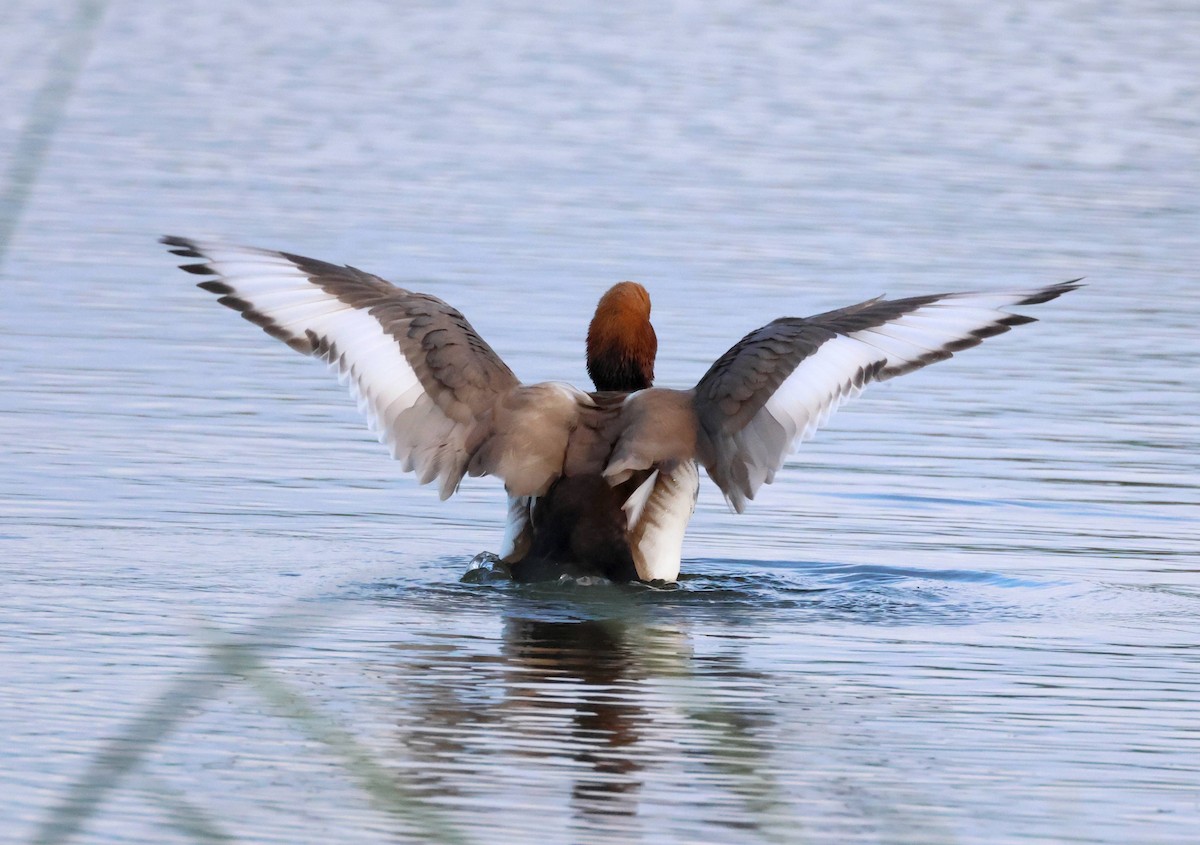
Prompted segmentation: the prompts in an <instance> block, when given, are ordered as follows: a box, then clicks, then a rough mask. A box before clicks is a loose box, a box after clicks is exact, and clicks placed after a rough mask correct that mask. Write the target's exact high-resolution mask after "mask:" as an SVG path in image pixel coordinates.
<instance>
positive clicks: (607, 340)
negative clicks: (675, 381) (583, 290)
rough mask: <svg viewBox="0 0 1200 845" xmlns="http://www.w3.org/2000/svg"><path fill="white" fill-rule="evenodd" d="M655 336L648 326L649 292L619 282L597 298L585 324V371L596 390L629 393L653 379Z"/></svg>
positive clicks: (656, 351)
mask: <svg viewBox="0 0 1200 845" xmlns="http://www.w3.org/2000/svg"><path fill="white" fill-rule="evenodd" d="M657 354H658V338H657V337H656V336H655V334H654V326H652V325H650V294H648V293H646V289H645V288H644V287H642V286H641V285H639V284H638V283H637V282H620V283H619V284H615V285H613V286H612V287H611V288H609V289H608V292H607V293H606V294H604V296H602V297H600V303H599V304H598V305H597V306H596V315H595V316H594V317H592V323H591V325H590V326H588V334H587V371H588V375H589V376H591V377H592V382H593V384H595V385H596V390H617V391H621V392H623V393H630V392H632V391H634V390H643V389H645V388H647V387H649V386H650V385H651V384H653V382H654V357H655V355H657Z"/></svg>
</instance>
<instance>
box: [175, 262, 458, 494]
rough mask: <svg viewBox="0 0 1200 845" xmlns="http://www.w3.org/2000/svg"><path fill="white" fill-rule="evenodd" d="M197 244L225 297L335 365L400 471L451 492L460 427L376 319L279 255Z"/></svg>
mask: <svg viewBox="0 0 1200 845" xmlns="http://www.w3.org/2000/svg"><path fill="white" fill-rule="evenodd" d="M195 246H196V249H197V250H198V251H199V252H200V253H202V254H203V256H204V258H205V259H206V263H207V265H208V266H209V267H211V268H212V270H213V271H214V272H215V273H216V275H217V276H219V277H220V283H221V284H222V285H224V286H225V287H227V288H229V289H231V291H232V292H231V293H228V294H226V296H227V297H233V298H235V299H238V300H242V301H243V302H244V303H245V305H246V307H245V308H239V310H241V311H242V312H243V315H244V316H246V317H247V319H249V320H251V321H252V322H256V323H259V324H260V325H263V327H264V328H265V329H266V330H267V331H268V332H270V333H271V334H274V335H276V336H277V337H280V338H281V339H283V340H284V341H285V342H287V343H288V344H289V345H291V346H293V347H296V348H298V349H302V350H304V351H311V352H312V353H313V354H316V355H319V356H321V357H322V358H324V359H325V361H326V362H328V363H329V365H330V366H331V367H332V368H333V369H335V370H336V371H337V374H338V378H339V380H340V381H341V382H342V383H343V384H346V385H348V386H349V388H350V393H351V395H352V396H354V398H355V400H356V402H357V403H358V409H359V411H360V412H361V413H362V414H363V415H364V416H366V418H367V424H368V426H369V427H370V429H371V430H372V431H373V432H375V434H376V435H377V437H378V438H379V441H380V442H381V443H385V444H386V445H387V446H388V447H389V449H390V450H391V453H392V457H393V458H395V459H397V460H399V461H401V462H402V464H403V467H404V469H405V471H415V472H416V473H417V477H418V480H419V481H420V482H421V483H422V484H425V483H428V482H430V481H432V480H434V479H435V478H438V477H441V479H442V485H441V489H440V493H441V497H442V498H443V499H445V498H447V497H448V496H450V495H451V494H452V493H453V492H454V490H455V488H456V487H457V486H458V482H459V481H460V480H461V478H462V470H461V467H460V466H458V464H461V463H462V457H463V452H464V440H465V438H466V435H467V432H466V431H465V426H461V425H458V424H456V423H455V422H454V421H453V420H451V419H450V418H449V417H447V416H446V415H445V414H444V413H442V411H441V410H440V409H439V408H438V407H437V405H436V403H435V402H434V401H433V398H432V397H430V396H429V394H428V393H426V392H425V389H424V388H423V387H422V385H421V383H420V380H419V379H418V378H417V374H416V372H415V371H414V370H413V367H412V365H411V364H409V362H408V359H407V358H405V356H404V352H403V351H402V350H401V348H400V345H399V344H398V343H397V341H396V339H395V338H394V337H392V336H391V334H389V333H388V332H386V331H385V330H384V328H383V326H382V325H381V324H380V323H379V321H378V320H376V319H375V317H373V316H372V315H371V314H370V313H369V312H368V311H365V310H360V309H357V308H354V307H351V306H349V305H347V304H346V303H344V302H342V301H341V300H340V299H338V298H337V297H336V296H334V295H333V294H330V293H327V292H326V291H324V290H323V289H322V288H320V287H319V286H317V285H315V284H313V283H312V282H311V281H310V280H309V278H308V276H307V275H306V274H305V273H304V272H303V271H302V270H300V268H298V267H297V266H296V265H295V264H293V263H292V262H291V261H290V260H289V259H288V258H287V257H286V256H284V255H281V254H279V253H276V252H271V251H269V250H258V249H253V248H250V247H238V246H230V245H226V244H220V243H209V242H196V243H195Z"/></svg>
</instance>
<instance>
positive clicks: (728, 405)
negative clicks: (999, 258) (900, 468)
mask: <svg viewBox="0 0 1200 845" xmlns="http://www.w3.org/2000/svg"><path fill="white" fill-rule="evenodd" d="M1078 281H1079V280H1078V279H1076V280H1074V281H1071V282H1064V283H1062V284H1057V285H1052V286H1050V287H1046V288H1040V289H1038V290H1026V291H1011V292H1007V293H950V294H936V295H933V296H918V297H911V298H908V299H896V300H886V299H883V298H882V297H880V298H877V299H872V300H868V301H867V302H862V303H859V304H858V305H852V306H850V307H848V308H841V309H839V310H837V311H829V312H827V313H824V314H818V315H816V316H813V317H805V318H800V317H785V318H783V319H780V320H776V321H774V322H773V323H769V324H768V325H765V326H763V327H762V328H760V329H756V330H754V331H752V332H750V334H748V335H746V336H745V337H744V338H742V339H741V340H740V341H738V342H737V343H736V344H734V346H733V348H731V349H730V350H729V351H728V352H726V353H725V354H724V355H722V356H721V357H720V358H719V359H718V360H717V361H716V363H714V364H713V365H712V367H711V368H709V370H708V372H707V373H705V375H704V377H703V378H701V379H700V382H699V383H698V384H697V385H696V392H695V399H694V401H695V408H696V415H697V417H698V419H699V422H700V428H701V443H700V458H701V461H702V462H703V463H704V465H705V469H706V470H707V471H708V474H709V476H710V477H711V478H712V479H713V481H714V482H716V484H717V486H718V487H720V488H721V491H722V492H723V493H724V494H725V497H726V498H727V499H728V500H729V503H730V505H732V507H733V508H734V509H735V510H737V511H739V512H740V511H741V510H742V509H743V508H744V507H745V505H746V500H747V499H752V498H754V494H755V492H756V491H757V490H758V488H759V487H760V486H761V485H762V484H764V483H768V484H769V483H770V482H771V481H772V480H773V479H774V477H775V473H776V471H777V470H778V469H779V468H780V467H781V466H782V465H783V461H784V458H785V457H786V456H787V455H788V453H789V452H791V451H792V450H793V449H795V448H796V447H797V446H798V445H799V444H800V443H801V442H802V441H804V440H807V439H809V438H811V437H812V436H813V434H814V433H815V432H816V429H817V428H818V427H819V426H821V425H823V424H824V423H825V422H826V420H828V419H829V416H830V414H832V413H833V412H834V411H835V410H836V409H837V408H838V406H839V405H841V403H842V402H843V401H845V400H846V399H849V398H851V397H854V396H857V395H858V394H859V393H861V392H862V390H863V388H864V387H865V386H866V385H867V384H868V383H870V382H872V381H881V380H883V379H888V378H892V377H893V376H898V375H903V374H904V373H909V372H912V371H913V370H917V369H920V368H921V367H924V366H926V365H927V364H932V363H933V362H935V361H941V360H944V359H946V358H949V357H950V356H951V355H953V354H954V353H955V352H958V351H960V350H963V349H967V348H969V347H972V346H976V345H977V344H979V343H980V342H981V341H983V340H984V339H985V338H988V337H991V336H993V335H997V334H1001V333H1003V332H1006V331H1008V330H1009V329H1010V328H1012V327H1013V326H1018V325H1021V324H1023V323H1031V322H1034V318H1033V317H1027V316H1024V315H1021V314H1012V313H1009V312H1008V311H1007V310H1005V309H1007V308H1010V307H1014V306H1021V305H1037V304H1039V303H1042V302H1048V301H1049V300H1051V299H1055V298H1057V297H1059V296H1062V295H1063V294H1064V293H1067V292H1068V291H1072V290H1075V289H1076V288H1078V287H1079V284H1078Z"/></svg>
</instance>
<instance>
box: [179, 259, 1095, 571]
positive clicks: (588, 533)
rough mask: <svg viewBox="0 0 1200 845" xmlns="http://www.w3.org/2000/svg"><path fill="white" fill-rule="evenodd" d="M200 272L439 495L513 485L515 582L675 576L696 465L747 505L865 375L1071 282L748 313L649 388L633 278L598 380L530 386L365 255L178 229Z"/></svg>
mask: <svg viewBox="0 0 1200 845" xmlns="http://www.w3.org/2000/svg"><path fill="white" fill-rule="evenodd" d="M162 242H163V243H164V244H167V245H168V246H169V247H171V252H173V253H175V254H176V255H180V256H183V257H185V258H189V259H199V261H198V262H197V263H189V264H183V265H181V266H182V268H183V269H184V270H186V271H188V272H189V273H195V274H197V275H201V276H208V277H211V278H209V279H207V280H205V281H202V282H200V287H202V288H204V289H205V290H207V291H211V292H212V293H215V294H217V295H218V296H219V297H220V299H219V300H218V301H219V302H221V303H222V304H224V305H227V306H229V307H230V308H233V309H234V310H236V311H239V312H241V314H242V316H243V317H245V318H246V319H247V320H249V321H250V322H252V323H255V324H257V325H259V326H261V327H262V328H263V329H264V330H265V331H266V332H267V333H268V334H270V335H272V336H273V337H277V338H279V339H280V340H282V341H283V342H284V343H286V344H287V345H288V346H290V347H292V348H293V349H296V350H298V351H300V352H304V353H306V354H310V355H316V356H317V357H320V358H322V359H324V360H325V361H326V362H327V363H329V364H330V365H331V366H332V367H333V368H335V369H336V370H337V372H338V375H339V376H340V377H341V379H342V380H343V381H344V382H348V383H349V385H350V390H351V392H352V393H353V395H354V396H355V398H356V399H357V400H358V406H359V409H360V410H361V411H362V412H363V413H364V414H365V415H366V416H367V419H368V422H369V424H370V426H371V428H372V429H373V430H374V431H376V432H377V433H378V435H379V439H380V441H382V442H384V443H386V444H387V445H388V446H389V447H390V448H391V452H392V456H393V457H394V458H396V459H397V460H399V461H401V462H402V465H403V467H404V469H405V470H406V471H414V472H416V473H417V477H418V478H419V480H420V481H421V483H422V484H424V483H428V482H431V481H435V480H436V481H437V482H438V484H439V488H440V491H441V496H442V498H443V499H445V498H447V497H449V496H450V495H451V494H452V493H454V491H455V490H456V489H457V488H458V485H459V482H460V481H462V478H463V476H464V475H472V476H477V475H494V476H496V477H498V478H499V479H501V480H502V481H503V482H504V488H505V490H506V491H507V492H508V523H507V528H506V531H505V536H504V541H503V544H502V547H501V550H500V553H499V556H500V558H501V559H502V560H503V561H504V562H506V563H508V564H511V566H512V572H513V575H514V577H516V578H517V579H519V580H535V579H542V578H557V577H559V576H560V575H562V574H568V575H574V576H579V575H602V576H604V577H606V578H609V579H611V580H614V581H632V580H642V581H674V580H675V579H676V578H677V577H678V575H679V560H680V550H681V547H682V543H683V534H684V530H685V528H686V527H687V523H688V521H689V520H690V519H691V516H692V511H693V509H694V508H695V503H696V494H697V491H698V489H699V485H700V478H699V472H698V469H697V467H698V465H702V466H703V467H704V469H705V470H706V472H707V473H708V477H709V478H711V479H712V480H713V481H714V482H715V483H716V485H717V486H718V487H719V488H720V489H721V492H722V493H724V494H725V498H726V499H727V500H728V502H729V504H730V506H731V507H732V508H733V509H734V510H735V511H739V512H740V511H741V510H742V509H743V508H744V507H745V505H746V500H747V499H752V498H754V494H755V492H756V491H757V490H758V488H759V487H760V486H761V485H762V484H764V483H767V484H769V483H770V482H771V481H772V480H773V479H774V477H775V473H776V472H777V471H778V470H779V468H780V467H781V466H782V465H783V461H784V458H786V457H787V455H788V453H789V452H791V451H792V450H793V449H794V448H795V447H796V446H797V445H798V444H799V443H800V442H801V441H803V440H806V439H808V438H809V437H811V436H812V435H813V433H814V432H815V430H816V429H817V427H818V426H820V425H822V424H823V423H824V422H825V421H826V420H827V419H828V418H829V415H830V414H831V413H832V412H833V411H834V410H835V409H836V408H837V407H838V406H839V405H840V404H841V403H842V402H843V401H844V400H845V399H847V398H850V397H853V396H857V395H858V394H859V393H860V392H861V391H862V389H863V387H865V386H866V385H867V384H868V383H869V382H872V381H881V380H883V379H888V378H891V377H893V376H898V375H902V374H904V373H908V372H912V371H913V370H916V369H919V368H921V367H924V366H925V365H926V364H931V363H933V362H934V361H941V360H943V359H945V358H949V357H950V356H951V355H952V354H953V353H955V352H958V351H959V350H962V349H966V348H968V347H971V346H975V345H976V344H978V343H979V342H980V341H981V340H983V339H984V338H987V337H991V336H992V335H996V334H1000V333H1002V332H1006V331H1008V330H1009V328H1011V327H1012V326H1017V325H1021V324H1022V323H1029V322H1033V318H1032V317H1027V316H1024V315H1021V314H1012V313H1009V312H1008V311H1006V310H1004V309H1006V308H1009V307H1013V306H1021V305H1037V304H1039V303H1042V302H1047V301H1049V300H1051V299H1054V298H1056V297H1058V296H1061V295H1062V294H1064V293H1066V292H1068V291H1071V290H1075V289H1076V288H1077V287H1078V286H1079V285H1078V284H1077V282H1078V280H1075V281H1071V282H1064V283H1062V284H1057V285H1051V286H1049V287H1044V288H1038V289H1035V290H1020V291H1007V292H1001V293H949V294H935V295H932V296H916V297H909V298H906V299H896V300H887V299H883V298H882V297H880V298H877V299H872V300H868V301H867V302H861V303H859V304H857V305H851V306H849V307H848V308H841V309H838V310H836V311H829V312H826V313H824V314H818V315H816V316H813V317H803V318H801V317H784V318H781V319H778V320H775V321H774V322H771V323H768V324H767V325H765V326H763V327H762V328H759V329H755V330H754V331H752V332H750V333H749V334H748V335H746V336H745V337H744V338H742V339H741V340H739V341H738V342H737V343H736V344H734V345H733V347H732V348H731V349H730V350H729V351H728V352H726V353H725V354H724V355H722V356H721V357H720V358H718V359H717V361H716V363H714V364H713V365H712V366H711V367H710V368H709V370H708V372H707V373H705V374H704V376H703V377H702V378H701V379H700V381H699V382H698V383H697V384H696V386H695V387H693V388H691V389H689V390H671V389H668V388H662V387H653V386H652V383H653V381H654V359H655V355H656V352H657V348H658V341H657V339H656V337H655V334H654V329H653V327H652V326H651V325H650V297H649V295H648V294H647V293H646V290H645V288H643V287H642V286H641V285H639V284H636V283H634V282H621V283H620V284H618V285H616V286H614V287H613V288H612V289H610V290H609V291H608V292H607V293H605V294H604V296H602V297H601V298H600V303H599V305H597V307H596V313H595V316H594V317H593V318H592V322H591V325H590V327H589V329H588V335H587V369H588V374H589V375H590V376H591V378H592V381H593V382H594V383H595V387H596V392H592V393H588V392H585V391H582V390H579V389H577V388H575V387H572V386H571V385H569V384H564V383H560V382H544V383H541V384H522V383H521V382H520V381H519V380H518V379H517V377H516V376H515V375H514V374H513V372H512V370H510V369H509V368H508V367H507V366H506V365H505V363H504V361H502V360H501V359H500V356H499V355H497V354H496V353H495V352H494V351H493V350H492V348H491V347H490V346H488V344H487V343H486V342H485V341H484V340H483V338H481V337H480V336H479V335H478V334H477V333H476V332H475V330H474V329H473V328H472V327H471V324H470V323H468V322H467V320H466V318H465V317H463V315H462V314H461V313H459V312H458V311H457V310H456V309H454V308H452V307H451V306H449V305H447V304H446V303H445V302H442V301H441V300H440V299H438V298H437V297H434V296H430V295H429V294H424V293H415V292H413V291H408V290H404V289H402V288H398V287H395V286H394V285H392V284H390V283H389V282H386V281H384V280H383V279H381V278H379V277H378V276H373V275H371V274H370V273H364V272H362V271H361V270H356V269H355V268H353V267H339V266H337V265H335V264H327V263H325V262H324V261H317V260H314V259H311V258H304V257H302V256H299V255H291V254H289V253H285V252H274V251H271V250H265V249H253V248H247V247H240V246H231V245H228V244H222V243H210V242H207V241H194V240H190V239H187V238H178V237H165V238H163V239H162Z"/></svg>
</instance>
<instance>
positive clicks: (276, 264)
mask: <svg viewBox="0 0 1200 845" xmlns="http://www.w3.org/2000/svg"><path fill="white" fill-rule="evenodd" d="M162 242H163V243H164V244H166V245H167V246H169V247H170V248H171V252H173V253H174V254H176V255H179V256H182V257H184V258H190V259H197V260H198V261H197V262H196V263H188V264H183V265H181V267H182V269H184V270H186V271H188V272H189V273H194V274H196V275H200V276H205V277H207V278H206V280H205V281H202V282H200V283H199V285H200V287H202V288H204V289H205V290H207V291H210V292H212V293H215V294H217V295H218V296H219V297H220V298H219V300H218V301H219V302H221V303H222V304H223V305H226V306H228V307H230V308H232V309H234V310H235V311H238V312H240V313H241V315H242V316H243V317H245V318H246V319H247V320H249V321H250V322H252V323H255V324H257V325H259V326H261V327H262V328H263V330H264V331H266V332H267V333H268V334H270V335H272V336H273V337H276V338H279V339H280V340H282V341H283V342H284V343H286V344H287V345H288V346H290V347H292V348H293V349H296V350H298V351H300V352H304V353H306V354H310V355H315V356H317V357H320V358H323V359H324V360H325V361H326V362H327V363H329V364H330V365H331V366H332V367H333V368H335V369H336V370H337V372H338V375H339V377H340V378H341V379H342V381H344V382H349V385H350V390H351V392H352V393H353V395H354V397H355V398H356V399H357V400H358V406H359V409H360V410H361V411H362V412H363V413H364V414H365V415H366V416H367V418H368V422H369V424H370V426H371V428H372V429H373V430H374V431H376V432H377V434H378V435H379V439H380V440H381V441H382V442H385V443H387V444H388V446H389V447H390V448H391V452H392V456H393V457H394V458H396V459H397V460H399V461H402V462H403V465H404V469H405V470H406V471H415V472H416V473H417V475H418V478H419V480H420V481H421V483H422V484H424V483H427V482H430V481H433V480H435V479H437V480H438V481H440V492H441V496H442V498H443V499H444V498H446V497H448V496H449V495H451V494H452V493H453V492H454V490H455V489H456V488H457V486H458V483H459V481H461V480H462V477H463V474H464V473H465V472H466V471H467V470H468V466H469V465H470V464H471V461H472V457H473V453H476V452H479V451H480V450H485V451H486V454H485V455H483V456H480V455H478V454H476V455H475V456H474V457H475V463H474V467H473V469H472V472H473V474H493V475H499V476H501V477H502V478H504V480H505V483H506V484H509V483H510V480H511V481H512V483H513V486H514V488H515V489H518V490H520V491H525V490H526V488H529V489H531V490H536V489H537V488H539V487H540V486H544V484H545V483H546V482H545V479H546V477H554V476H556V475H557V473H558V472H559V471H561V454H562V452H561V451H559V453H558V455H557V457H556V456H555V455H554V449H553V448H550V449H549V450H545V449H543V450H538V449H536V448H535V449H533V450H531V451H529V452H527V453H525V454H524V455H523V460H522V462H521V464H520V465H515V464H505V463H504V461H505V456H506V454H507V452H508V450H507V449H506V448H505V443H506V442H507V438H508V437H510V436H515V432H516V430H518V429H522V428H525V427H527V426H528V424H529V423H530V421H531V420H532V421H533V422H534V424H536V422H537V420H538V419H540V414H541V412H542V411H546V410H548V411H549V412H550V413H551V416H552V417H553V418H554V419H553V420H552V421H551V422H549V423H546V424H545V425H544V426H543V430H542V434H543V439H546V438H549V439H550V440H551V441H553V439H554V438H555V437H561V438H562V440H563V443H564V448H565V439H566V437H567V429H566V427H565V426H566V425H567V424H568V423H564V422H562V420H560V419H559V418H560V417H562V418H565V419H568V421H569V417H570V413H571V408H573V407H575V406H576V405H577V404H578V396H576V395H575V394H578V391H576V392H575V394H572V393H571V392H570V391H569V390H566V389H558V390H553V389H548V388H547V387H546V386H544V385H532V386H529V387H522V386H521V385H520V384H519V382H518V379H517V377H516V376H515V375H514V374H513V372H512V370H510V369H509V368H508V366H507V365H506V364H505V363H504V362H503V361H502V360H501V359H500V356H498V355H497V354H496V353H495V352H494V351H493V350H492V348H491V347H490V346H488V344H487V343H486V342H484V340H483V338H481V337H480V336H479V334H478V333H477V332H476V331H475V329H474V328H472V327H471V324H470V323H468V322H467V320H466V319H465V318H464V317H463V315H462V314H461V313H459V312H458V311H457V310H455V309H454V308H452V307H450V306H449V305H447V304H446V303H445V302H442V301H441V300H440V299H438V298H436V297H433V296H429V295H427V294H421V293H414V292H412V291H408V290H404V289H402V288H398V287H396V286H394V285H392V284H390V283H389V282H387V281H385V280H383V279H381V278H379V277H378V276H373V275H371V274H369V273H364V272H362V271H361V270H356V269H355V268H353V267H340V266H337V265H335V264H327V263H325V262H323V261H317V260H314V259H311V258H304V257H302V256H299V255H292V254H289V253H284V252H274V251H272V250H265V249H253V248H249V247H240V246H232V245H229V244H222V243H218V242H208V241H195V240H190V239H187V238H178V237H165V238H163V239H162ZM530 391H532V392H533V395H531V396H527V395H526V394H527V393H529V392H530ZM546 394H549V395H550V396H551V399H550V401H549V403H548V404H547V405H546V406H545V407H542V406H540V405H539V404H538V402H537V401H534V400H535V399H536V398H537V397H544V396H545V395H546ZM579 395H582V394H579ZM498 405H508V406H515V413H516V417H513V414H511V413H508V414H504V415H503V416H504V418H505V419H507V420H508V422H507V423H506V424H505V427H504V431H503V432H501V433H502V434H503V436H502V437H500V438H499V439H497V437H496V435H497V431H496V430H495V429H494V428H492V418H493V416H494V415H495V412H496V409H497V407H498ZM522 413H524V414H527V415H529V418H528V419H526V418H524V417H522V416H521V414H522ZM551 447H553V443H551ZM555 460H558V462H559V465H558V466H557V467H556V466H555V465H554V462H555ZM539 461H540V462H539ZM531 473H532V474H535V475H537V477H536V478H534V477H532V476H531Z"/></svg>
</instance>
